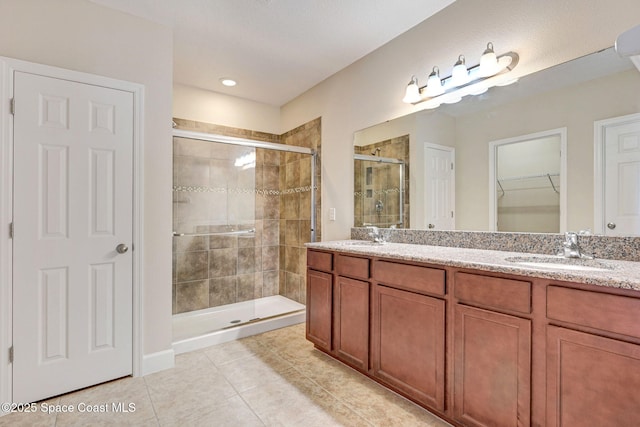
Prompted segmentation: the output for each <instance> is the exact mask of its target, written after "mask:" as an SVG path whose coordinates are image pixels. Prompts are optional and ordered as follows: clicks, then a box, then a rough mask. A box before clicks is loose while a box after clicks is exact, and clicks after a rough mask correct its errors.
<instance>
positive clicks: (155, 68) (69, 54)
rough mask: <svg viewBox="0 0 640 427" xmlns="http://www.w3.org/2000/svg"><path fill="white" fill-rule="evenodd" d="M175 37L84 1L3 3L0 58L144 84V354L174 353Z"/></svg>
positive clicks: (0, 1)
mask: <svg viewBox="0 0 640 427" xmlns="http://www.w3.org/2000/svg"><path fill="white" fill-rule="evenodd" d="M172 46H173V39H172V33H171V30H170V29H169V28H167V27H163V26H160V25H158V24H154V23H151V22H148V21H144V20H141V19H138V18H134V17H132V16H129V15H125V14H123V13H120V12H115V11H113V10H111V9H107V8H104V7H101V6H97V5H95V4H93V3H90V2H88V1H85V0H0V55H1V56H6V57H10V58H16V59H21V60H25V61H30V62H36V63H40V64H46V65H52V66H56V67H61V68H67V69H72V70H77V71H82V72H86V73H92V74H98V75H102V76H107V77H111V78H116V79H121V80H127V81H131V82H136V83H141V84H143V85H144V86H145V100H144V102H145V118H144V145H145V147H144V148H145V168H144V182H145V194H144V250H145V252H144V255H145V259H144V265H143V269H144V283H143V292H144V294H143V304H144V307H143V315H144V325H143V328H144V343H143V344H144V353H145V354H150V353H154V352H158V351H162V350H166V349H169V348H170V347H171V179H172V176H171V81H172V66H173V65H172V55H173V47H172Z"/></svg>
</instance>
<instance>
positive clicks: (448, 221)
mask: <svg viewBox="0 0 640 427" xmlns="http://www.w3.org/2000/svg"><path fill="white" fill-rule="evenodd" d="M454 156H455V154H454V151H453V148H449V147H440V146H436V145H433V144H426V145H425V178H426V179H425V190H426V192H427V194H425V201H426V205H427V206H426V213H427V218H426V219H427V228H429V229H436V230H453V229H454V228H455V219H454V200H455V199H454V197H455V194H454V191H455V187H454V182H455V181H454V171H453V164H454Z"/></svg>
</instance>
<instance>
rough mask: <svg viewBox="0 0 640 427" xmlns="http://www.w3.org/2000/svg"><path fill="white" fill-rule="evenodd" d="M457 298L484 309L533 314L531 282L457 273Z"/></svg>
mask: <svg viewBox="0 0 640 427" xmlns="http://www.w3.org/2000/svg"><path fill="white" fill-rule="evenodd" d="M454 286H455V291H454V293H455V296H456V298H458V299H459V300H460V301H463V302H466V303H470V304H478V305H481V306H483V307H489V308H495V309H502V310H511V311H517V312H520V313H526V314H529V313H531V282H524V281H521V280H512V279H502V278H499V277H490V276H481V275H478V274H470V273H456V280H455V284H454Z"/></svg>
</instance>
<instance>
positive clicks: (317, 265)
mask: <svg viewBox="0 0 640 427" xmlns="http://www.w3.org/2000/svg"><path fill="white" fill-rule="evenodd" d="M307 266H309V267H311V268H314V269H316V270H322V271H329V272H330V271H331V270H332V269H333V254H330V253H327V252H318V251H312V250H310V249H309V250H307Z"/></svg>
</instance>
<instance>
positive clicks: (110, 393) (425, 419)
mask: <svg viewBox="0 0 640 427" xmlns="http://www.w3.org/2000/svg"><path fill="white" fill-rule="evenodd" d="M112 402H120V403H124V404H125V407H127V405H129V404H130V403H131V404H134V405H135V411H129V412H128V413H115V412H108V413H100V412H92V413H88V412H83V413H79V412H77V409H76V412H73V413H63V412H61V413H58V414H57V415H56V414H53V415H47V414H44V413H42V412H40V411H38V412H36V413H23V414H17V413H16V414H10V415H7V416H4V417H0V426H12V427H15V426H75V425H77V426H86V425H92V426H95V425H135V426H174V425H175V426H177V425H180V426H205V425H210V426H216V427H220V426H231V427H242V426H304V427H309V426H322V427H327V426H385V427H387V426H403V427H404V426H432V427H435V426H449V424H447V423H446V422H444V421H442V420H440V419H439V418H437V417H435V416H433V415H431V414H430V413H429V412H427V411H425V410H424V409H422V408H420V407H419V406H417V405H415V404H413V403H411V402H409V401H408V400H406V399H404V398H402V397H400V396H398V395H396V394H394V393H392V392H390V391H388V390H386V389H384V388H383V387H381V386H380V385H378V384H377V383H375V382H374V381H371V380H370V379H368V378H366V377H363V376H362V375H360V374H358V373H356V372H355V371H353V370H351V369H349V368H347V367H345V366H344V365H342V364H341V363H339V362H336V361H335V360H333V359H331V358H329V357H328V356H326V355H324V354H323V353H321V352H319V351H317V350H314V348H313V345H312V344H311V343H309V342H308V341H306V340H305V338H304V324H299V325H295V326H290V327H287V328H282V329H278V330H275V331H270V332H266V333H263V334H260V335H255V336H252V337H248V338H244V339H241V340H238V341H232V342H228V343H224V344H219V345H215V346H211V347H208V348H205V349H202V350H198V351H194V352H191V353H184V354H181V355H178V356H176V366H175V368H173V369H170V370H166V371H162V372H158V373H155V374H151V375H147V376H145V377H138V378H132V377H127V378H123V379H119V380H115V381H111V382H108V383H105V384H101V385H98V386H95V387H90V388H87V389H84V390H80V391H76V392H74V393H69V394H66V395H63V396H59V397H56V398H53V399H50V400H47V401H46V402H42V403H46V404H47V405H72V406H73V407H74V408H80V407H81V405H80V404H81V403H82V404H84V405H86V406H84V407H90V405H105V404H108V405H111V403H112ZM42 403H38V408H40V407H41V405H42ZM99 407H100V406H98V408H99Z"/></svg>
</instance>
